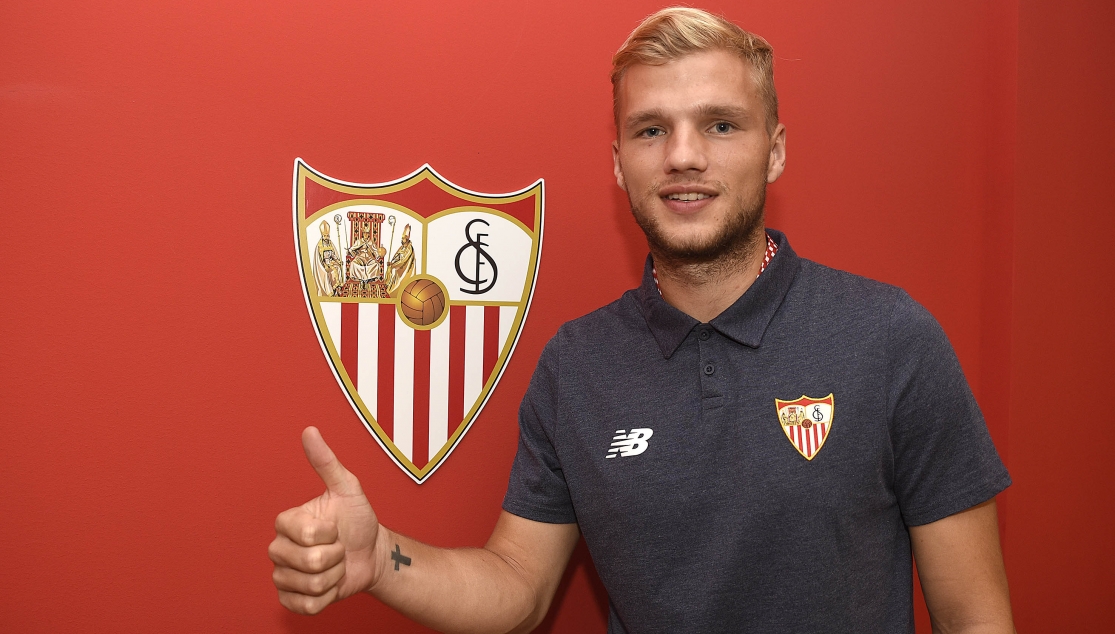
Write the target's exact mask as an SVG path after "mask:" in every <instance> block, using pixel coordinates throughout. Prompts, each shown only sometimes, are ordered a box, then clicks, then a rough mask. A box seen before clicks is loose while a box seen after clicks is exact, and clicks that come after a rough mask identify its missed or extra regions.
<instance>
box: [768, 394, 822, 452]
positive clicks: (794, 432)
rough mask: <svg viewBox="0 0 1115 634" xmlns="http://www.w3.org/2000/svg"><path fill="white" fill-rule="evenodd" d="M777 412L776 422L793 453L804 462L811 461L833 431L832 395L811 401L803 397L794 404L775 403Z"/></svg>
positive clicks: (781, 401)
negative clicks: (800, 456) (795, 451)
mask: <svg viewBox="0 0 1115 634" xmlns="http://www.w3.org/2000/svg"><path fill="white" fill-rule="evenodd" d="M774 407H775V409H776V410H777V411H778V422H779V424H780V425H781V426H782V431H783V432H784V433H785V434H786V438H788V439H789V440H790V444H792V445H793V446H794V449H797V450H798V453H800V454H801V455H802V456H804V457H805V459H806V460H812V459H813V457H814V456H816V455H817V452H818V451H820V450H821V447H824V446H825V441H826V440H828V437H829V433H830V432H831V431H832V415H833V410H834V409H835V403H834V399H833V395H832V394H829V395H828V396H826V397H824V398H810V397H808V396H805V395H802V397H801V398H799V399H795V400H793V401H783V400H781V399H777V398H776V399H774Z"/></svg>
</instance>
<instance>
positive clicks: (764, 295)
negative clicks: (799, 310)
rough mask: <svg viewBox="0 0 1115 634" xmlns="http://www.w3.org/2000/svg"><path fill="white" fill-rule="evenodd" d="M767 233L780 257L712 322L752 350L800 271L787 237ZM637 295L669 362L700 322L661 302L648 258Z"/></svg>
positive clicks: (663, 301)
mask: <svg viewBox="0 0 1115 634" xmlns="http://www.w3.org/2000/svg"><path fill="white" fill-rule="evenodd" d="M767 233H768V234H770V237H771V238H772V239H773V240H774V242H775V244H777V245H778V254H777V255H775V256H774V258H772V259H771V261H770V264H768V265H767V268H766V270H765V271H763V273H762V275H760V276H759V277H758V278H757V279H756V280H755V283H754V284H752V285H751V286H750V287H749V288H748V289H747V291H746V292H745V293H744V294H743V295H742V296H740V298H739V299H737V300H736V301H735V303H734V304H732V305H731V306H729V307H728V308H727V309H725V310H724V312H722V313H720V314H719V315H717V316H716V317H715V318H713V320H712V321H711V322H709V325H710V326H712V327H713V328H714V329H715V330H716V331H717V332H719V333H720V334H722V335H724V336H725V337H728V338H729V339H731V340H733V341H735V342H737V343H740V344H742V345H745V346H748V347H750V348H758V347H759V344H760V343H761V342H762V340H763V334H764V333H766V330H767V326H769V325H770V321H771V319H773V318H774V314H775V313H777V312H778V308H779V307H780V306H781V305H782V300H784V299H785V298H786V293H788V292H789V290H790V286H792V285H793V282H794V278H795V277H796V276H797V273H798V270H799V269H800V268H801V259H800V258H799V257H798V256H797V254H796V253H794V250H793V249H792V248H790V242H789V240H787V239H786V236H785V234H783V233H782V232H780V231H775V230H774V229H767ZM636 295H637V297H638V300H639V308H640V310H641V311H642V313H643V318H644V319H646V322H647V327H648V328H650V332H651V335H653V336H654V339H655V341H656V342H657V343H658V347H659V349H660V350H661V351H662V356H663V357H665V358H667V359H669V358H670V357H671V356H673V354H674V352H675V351H677V349H678V346H680V345H681V342H683V341H685V338H686V337H687V336H689V332H690V331H691V330H693V328H694V327H695V326H697V325H698V324H699V323H700V322H698V321H697V320H696V319H694V318H693V317H690V316H689V315H687V314H685V313H683V312H681V311H680V310H678V309H676V308H674V307H673V306H671V305H670V304H668V303H666V300H664V299H662V294H661V293H659V292H658V285H657V284H655V282H654V262H653V261H652V260H651V257H650V256H649V255H648V256H647V261H646V265H645V266H644V267H643V283H642V284H641V285H640V286H639V288H638V290H637V293H636Z"/></svg>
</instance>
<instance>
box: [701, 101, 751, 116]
mask: <svg viewBox="0 0 1115 634" xmlns="http://www.w3.org/2000/svg"><path fill="white" fill-rule="evenodd" d="M697 112H698V113H700V114H701V115H702V116H705V117H720V118H724V119H747V118H750V117H751V111H750V110H749V109H747V108H741V107H740V106H729V105H723V104H701V105H700V106H698V107H697Z"/></svg>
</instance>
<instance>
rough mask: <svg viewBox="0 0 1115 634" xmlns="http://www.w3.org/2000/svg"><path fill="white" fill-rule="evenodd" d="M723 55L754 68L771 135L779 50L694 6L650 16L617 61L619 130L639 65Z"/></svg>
mask: <svg viewBox="0 0 1115 634" xmlns="http://www.w3.org/2000/svg"><path fill="white" fill-rule="evenodd" d="M712 50H723V51H728V52H729V53H732V54H735V55H737V56H739V57H740V58H741V59H743V60H744V61H746V62H748V63H750V64H751V67H752V69H754V75H755V83H756V84H757V85H758V87H759V96H760V98H761V99H762V100H763V107H764V109H765V110H766V120H767V130H768V131H772V132H773V131H774V126H775V125H777V124H778V93H776V92H775V90H774V49H773V48H771V46H770V44H769V43H768V42H767V41H766V40H764V39H763V38H761V37H759V36H758V35H755V34H754V33H750V32H748V31H745V30H743V29H741V28H739V27H738V26H736V25H735V24H732V23H731V22H729V21H727V20H725V19H724V18H722V17H720V16H718V15H713V14H711V13H708V12H707V11H702V10H700V9H693V8H690V7H669V8H666V9H662V10H661V11H658V12H657V13H654V14H653V15H651V16H649V17H647V19H645V20H643V22H642V24H640V25H639V26H638V27H636V28H635V30H634V31H632V32H631V35H629V36H627V41H626V42H624V43H623V46H621V47H619V50H618V51H616V54H615V56H614V57H612V112H613V115H614V116H615V119H616V125H617V126H618V125H619V82H620V80H622V79H623V76H624V75H625V74H626V73H627V69H629V68H631V67H632V66H635V65H636V64H648V65H651V66H660V65H662V64H665V63H667V62H671V61H674V60H677V59H680V58H682V57H684V56H686V55H689V54H691V53H698V52H702V51H712Z"/></svg>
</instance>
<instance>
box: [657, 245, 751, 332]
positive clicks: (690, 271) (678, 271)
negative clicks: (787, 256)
mask: <svg viewBox="0 0 1115 634" xmlns="http://www.w3.org/2000/svg"><path fill="white" fill-rule="evenodd" d="M741 247H742V248H740V249H739V250H738V251H737V252H735V253H730V254H727V255H725V256H724V257H722V258H719V259H717V260H715V261H713V262H702V263H697V264H694V263H679V262H675V261H671V260H670V259H669V258H660V257H659V256H657V255H655V254H654V253H653V252H652V253H651V256H652V257H653V258H654V268H655V274H656V275H657V278H658V290H659V291H660V292H661V293H662V299H664V300H666V303H668V304H670V305H671V306H673V307H674V308H677V309H678V310H680V311H681V312H683V313H685V314H687V315H689V316H690V317H693V318H694V319H696V320H697V321H700V322H702V323H706V322H709V321H712V319H713V318H715V317H716V316H717V315H719V314H720V313H722V312H724V311H725V310H726V309H727V308H728V307H729V306H731V305H732V304H734V303H735V302H736V300H737V299H739V298H740V297H742V296H743V294H744V293H745V292H747V289H749V288H751V285H752V284H754V283H755V278H757V277H758V276H759V271H760V270H762V266H763V255H764V254H765V253H766V247H767V234H766V230H765V229H763V228H762V227H760V230H759V231H756V232H755V233H754V234H753V236H752V239H750V240H748V241H747V242H746V243H745V244H744V245H741Z"/></svg>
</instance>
